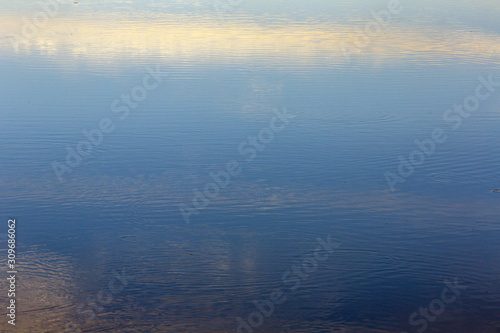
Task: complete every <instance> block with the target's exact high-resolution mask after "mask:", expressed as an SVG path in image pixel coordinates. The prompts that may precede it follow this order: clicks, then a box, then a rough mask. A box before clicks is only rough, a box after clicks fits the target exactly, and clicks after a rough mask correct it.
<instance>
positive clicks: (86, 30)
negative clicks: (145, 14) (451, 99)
mask: <svg viewBox="0 0 500 333" xmlns="http://www.w3.org/2000/svg"><path fill="white" fill-rule="evenodd" d="M0 19H1V24H0V29H1V30H0V31H1V34H2V35H3V37H4V38H2V39H1V42H0V50H1V52H2V53H4V54H5V53H7V54H8V53H13V52H14V51H13V47H12V42H13V40H14V38H13V37H12V36H13V35H14V34H15V35H18V36H20V37H22V34H21V29H22V26H23V21H22V17H1V18H0ZM363 26H364V24H363V23H362V24H360V25H359V27H363ZM23 40H24V41H25V42H22V43H20V44H19V52H20V53H22V54H30V53H33V52H37V53H39V54H42V55H46V56H54V57H57V58H59V59H61V60H62V59H63V58H64V59H66V60H67V59H71V58H78V59H81V60H85V61H88V62H94V63H96V64H107V65H109V64H110V63H111V62H116V61H121V60H126V59H135V60H136V61H137V59H144V61H148V60H149V59H151V58H155V59H157V58H159V59H161V61H172V62H189V63H197V62H214V63H228V62H239V61H262V62H264V63H272V64H275V65H280V66H282V65H287V64H297V63H302V62H303V63H307V64H311V63H323V64H325V63H326V64H336V63H347V62H348V60H347V57H346V56H345V54H344V53H343V51H342V46H343V45H344V46H347V47H355V44H354V41H355V32H354V27H353V26H350V25H349V26H348V25H344V26H343V25H334V24H325V23H316V24H314V23H312V24H302V25H301V24H298V23H287V24H283V25H280V26H262V25H259V24H256V23H243V22H234V21H226V22H222V23H220V22H219V24H214V22H211V21H193V19H192V18H188V17H179V16H166V17H165V18H163V19H162V20H153V21H145V20H144V21H126V20H123V21H116V20H114V19H110V18H104V17H102V18H99V17H95V18H92V19H86V20H83V19H81V20H71V21H70V20H64V19H60V18H57V17H54V18H51V19H50V20H49V22H48V24H47V25H46V26H45V27H43V28H41V29H39V31H38V33H36V34H33V36H32V37H31V38H23ZM360 50H361V53H360V54H358V55H356V54H355V56H354V58H355V59H356V60H358V61H369V62H372V63H377V62H383V63H386V62H394V61H398V60H401V61H402V60H406V61H414V60H418V59H421V60H428V61H430V62H434V63H442V62H445V60H446V59H448V58H450V57H460V58H464V59H466V60H467V61H471V60H472V61H482V60H484V59H490V60H491V59H498V54H499V53H500V37H499V36H497V35H494V34H486V33H481V32H471V31H458V30H450V31H436V30H435V29H431V28H428V27H424V26H414V27H404V26H396V24H395V23H394V25H390V26H389V27H387V28H384V29H383V30H382V32H381V33H379V34H377V35H374V36H372V37H370V38H369V40H368V42H367V44H366V46H364V47H361V48H360ZM58 55H61V56H58ZM62 55H64V56H62Z"/></svg>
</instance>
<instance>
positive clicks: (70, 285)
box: [0, 248, 78, 332]
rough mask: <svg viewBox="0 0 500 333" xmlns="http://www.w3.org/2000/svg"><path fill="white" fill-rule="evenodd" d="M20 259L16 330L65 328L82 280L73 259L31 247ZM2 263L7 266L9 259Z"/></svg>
mask: <svg viewBox="0 0 500 333" xmlns="http://www.w3.org/2000/svg"><path fill="white" fill-rule="evenodd" d="M17 261H18V262H17V266H18V267H17V268H18V273H17V274H16V297H15V299H16V322H15V323H16V325H15V331H17V332H61V331H62V330H61V328H62V327H65V325H66V324H67V323H70V322H72V321H73V319H72V318H74V316H75V310H74V304H75V298H74V296H75V290H77V288H78V284H77V283H76V281H77V277H76V276H75V269H74V265H73V263H72V261H71V259H70V258H69V257H64V256H62V255H60V254H57V253H52V252H47V251H43V250H39V249H38V248H30V249H28V250H26V251H23V252H22V253H20V254H19V258H18V260H17ZM0 263H1V264H2V266H4V267H7V263H6V262H5V260H0ZM6 302H7V301H4V302H2V304H7V303H6ZM5 318H7V317H5ZM5 325H6V324H5ZM9 326H10V325H9ZM3 327H5V326H3ZM12 327H14V326H12ZM2 332H5V331H2Z"/></svg>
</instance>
